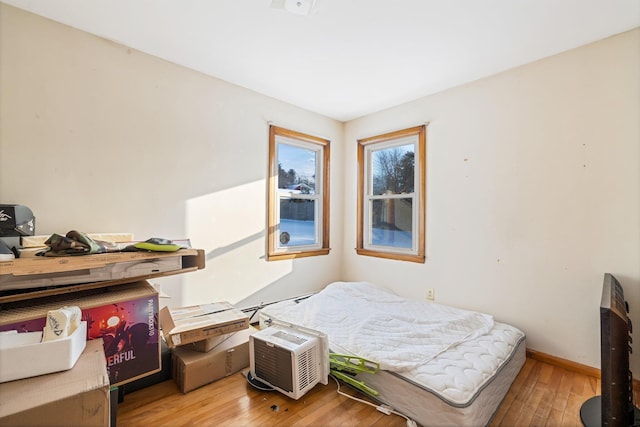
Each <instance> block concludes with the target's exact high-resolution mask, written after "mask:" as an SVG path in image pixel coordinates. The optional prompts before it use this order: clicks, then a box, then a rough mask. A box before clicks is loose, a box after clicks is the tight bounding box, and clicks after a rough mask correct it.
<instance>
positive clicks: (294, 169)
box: [278, 143, 317, 194]
mask: <svg viewBox="0 0 640 427" xmlns="http://www.w3.org/2000/svg"><path fill="white" fill-rule="evenodd" d="M316 161H317V160H316V152H315V151H313V150H309V149H307V148H302V147H297V146H294V145H289V144H283V143H279V144H278V188H281V189H287V190H290V191H291V192H293V193H294V194H315V193H316Z"/></svg>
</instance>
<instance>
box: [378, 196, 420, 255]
mask: <svg viewBox="0 0 640 427" xmlns="http://www.w3.org/2000/svg"><path fill="white" fill-rule="evenodd" d="M412 205H413V199H411V198H406V199H382V200H381V199H376V200H372V201H371V244H373V245H381V246H392V247H395V248H407V249H411V248H412V247H413V245H412V242H411V234H412Z"/></svg>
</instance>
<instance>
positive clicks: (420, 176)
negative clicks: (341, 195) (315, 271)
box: [356, 125, 427, 263]
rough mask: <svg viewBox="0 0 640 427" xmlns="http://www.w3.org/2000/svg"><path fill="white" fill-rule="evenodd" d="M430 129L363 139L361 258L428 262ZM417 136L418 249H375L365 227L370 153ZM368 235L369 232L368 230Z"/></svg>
mask: <svg viewBox="0 0 640 427" xmlns="http://www.w3.org/2000/svg"><path fill="white" fill-rule="evenodd" d="M426 128H427V126H426V125H421V126H415V127H412V128H408V129H404V130H399V131H395V132H390V133H385V134H382V135H377V136H373V137H369V138H363V139H359V140H358V206H357V217H358V224H357V236H356V253H357V254H358V255H365V256H373V257H379V258H387V259H394V260H400V261H410V262H418V263H424V262H425V258H426V256H425V241H426V235H425V224H426V159H427V154H426V133H427V129H426ZM411 136H417V143H416V148H417V152H416V153H415V166H414V174H416V175H417V176H416V178H415V190H414V194H415V197H416V198H417V206H415V207H414V209H417V212H416V215H413V216H412V218H413V219H414V221H415V222H416V223H412V226H413V229H415V234H412V236H415V238H416V242H415V249H413V248H412V250H411V251H407V250H399V249H395V250H394V248H393V247H391V246H386V247H385V246H377V247H376V248H375V249H373V248H371V247H369V246H368V245H365V242H364V236H365V230H364V227H365V224H367V223H368V221H366V220H365V215H369V208H368V203H367V206H365V198H367V199H368V198H370V197H371V195H369V194H368V191H369V190H368V188H367V186H368V180H369V177H367V176H366V175H365V174H366V173H367V171H368V170H369V168H370V167H371V165H369V164H368V162H369V159H367V152H368V151H369V150H371V148H372V147H374V146H375V145H376V144H379V145H383V144H388V143H390V142H393V141H394V140H401V139H404V138H407V137H411ZM367 233H368V230H367Z"/></svg>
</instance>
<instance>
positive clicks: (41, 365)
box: [0, 322, 87, 383]
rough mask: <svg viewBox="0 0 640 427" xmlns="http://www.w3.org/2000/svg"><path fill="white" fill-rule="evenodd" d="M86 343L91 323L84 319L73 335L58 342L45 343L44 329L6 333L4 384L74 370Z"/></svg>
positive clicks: (0, 356)
mask: <svg viewBox="0 0 640 427" xmlns="http://www.w3.org/2000/svg"><path fill="white" fill-rule="evenodd" d="M86 343H87V322H80V326H79V327H78V329H76V330H75V331H74V332H73V333H72V334H71V335H70V336H68V337H65V338H60V339H57V340H54V341H46V342H42V331H40V332H23V333H8V332H7V333H2V334H0V361H2V363H0V383H2V382H6V381H13V380H19V379H22V378H29V377H35V376H38V375H44V374H50V373H52V372H59V371H65V370H67V369H71V368H73V366H74V365H75V364H76V362H77V361H78V358H79V357H80V355H81V354H82V351H83V350H84V348H85V346H86ZM26 360H28V361H29V362H28V363H25V361H26Z"/></svg>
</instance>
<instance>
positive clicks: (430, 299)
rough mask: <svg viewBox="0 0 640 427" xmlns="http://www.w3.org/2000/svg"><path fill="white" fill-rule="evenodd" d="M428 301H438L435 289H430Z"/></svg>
mask: <svg viewBox="0 0 640 427" xmlns="http://www.w3.org/2000/svg"><path fill="white" fill-rule="evenodd" d="M427 299H428V300H429V301H433V300H435V299H436V293H435V291H434V290H433V288H429V289H427Z"/></svg>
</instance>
